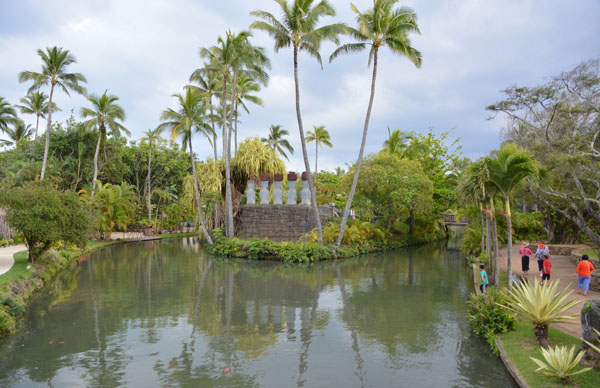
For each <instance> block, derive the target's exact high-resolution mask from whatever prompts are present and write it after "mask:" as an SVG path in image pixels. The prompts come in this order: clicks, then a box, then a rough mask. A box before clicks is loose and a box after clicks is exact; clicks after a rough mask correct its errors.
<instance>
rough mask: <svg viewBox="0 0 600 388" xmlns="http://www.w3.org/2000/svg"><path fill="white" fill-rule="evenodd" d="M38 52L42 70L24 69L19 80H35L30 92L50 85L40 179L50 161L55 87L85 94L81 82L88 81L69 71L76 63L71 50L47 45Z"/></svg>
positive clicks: (81, 75)
mask: <svg viewBox="0 0 600 388" xmlns="http://www.w3.org/2000/svg"><path fill="white" fill-rule="evenodd" d="M37 54H38V55H39V56H40V58H42V72H41V73H36V72H33V71H23V72H21V73H20V74H19V82H26V81H33V85H31V87H30V88H29V91H28V93H30V92H32V91H34V90H37V89H39V88H40V87H42V86H44V85H50V97H49V98H48V120H47V127H46V145H45V146H44V159H43V161H42V173H41V175H40V180H44V175H45V174H46V164H47V163H48V150H49V149H50V128H51V125H52V108H53V107H54V105H53V103H52V97H53V96H54V88H55V87H56V86H59V87H60V88H62V90H63V91H64V92H65V93H67V96H70V94H69V90H72V91H74V92H76V93H79V94H82V95H85V93H86V92H85V88H84V87H83V86H81V85H80V84H79V83H80V82H87V81H86V79H85V77H84V76H83V74H81V73H67V72H66V71H67V66H69V65H70V64H72V63H75V62H76V60H75V57H74V56H73V55H71V54H70V53H69V50H63V48H62V47H56V46H55V47H52V48H50V47H47V48H46V51H45V52H44V51H42V50H40V49H38V51H37Z"/></svg>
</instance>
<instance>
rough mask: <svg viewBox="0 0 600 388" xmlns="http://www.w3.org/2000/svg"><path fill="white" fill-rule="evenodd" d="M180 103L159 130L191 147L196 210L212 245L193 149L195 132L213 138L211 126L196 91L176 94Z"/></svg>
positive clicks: (205, 235)
mask: <svg viewBox="0 0 600 388" xmlns="http://www.w3.org/2000/svg"><path fill="white" fill-rule="evenodd" d="M173 97H175V98H177V101H178V102H179V110H177V111H175V110H173V109H170V108H169V109H167V110H165V111H163V113H162V115H161V117H160V119H161V120H162V121H163V123H161V124H160V125H159V126H158V128H160V130H161V131H163V130H165V129H169V130H170V131H171V142H173V141H174V140H175V138H177V137H181V140H182V141H181V142H182V145H183V149H184V150H185V148H186V147H189V151H190V160H191V162H192V176H193V178H194V194H195V196H196V208H197V210H198V218H199V219H200V225H201V226H202V232H203V233H204V237H205V238H206V241H207V242H208V243H209V244H210V245H212V243H213V242H212V239H211V237H210V234H208V231H207V230H206V225H205V223H204V217H203V216H202V208H201V203H200V193H199V192H198V176H197V175H196V161H195V160H194V151H193V149H192V136H193V134H194V132H200V133H202V134H204V135H205V136H206V137H207V138H210V137H211V136H212V134H213V133H212V130H211V128H210V126H208V125H206V124H205V123H204V116H205V111H204V107H203V105H202V101H203V98H202V95H201V94H200V93H199V92H198V91H197V90H195V89H192V88H187V89H186V91H185V95H183V96H182V95H181V94H179V93H177V94H174V95H173Z"/></svg>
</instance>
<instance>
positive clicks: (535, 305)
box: [500, 281, 582, 348]
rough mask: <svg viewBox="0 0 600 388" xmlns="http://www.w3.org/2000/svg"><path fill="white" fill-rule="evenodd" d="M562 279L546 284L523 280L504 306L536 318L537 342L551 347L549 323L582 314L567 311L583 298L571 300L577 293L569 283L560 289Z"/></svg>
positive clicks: (573, 319) (574, 317)
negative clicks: (530, 282) (571, 289)
mask: <svg viewBox="0 0 600 388" xmlns="http://www.w3.org/2000/svg"><path fill="white" fill-rule="evenodd" d="M558 284H559V281H556V282H554V283H549V284H546V285H545V286H542V285H540V284H539V283H536V282H534V283H533V285H531V284H529V283H527V282H522V283H521V284H518V285H516V286H515V287H514V288H513V289H512V290H511V291H510V294H509V295H508V304H506V305H504V304H500V306H502V307H504V308H506V309H508V310H510V311H513V312H515V313H517V314H520V315H523V316H525V317H526V318H529V319H531V320H532V321H533V324H534V328H533V334H534V335H535V338H536V340H537V342H538V343H539V344H540V345H541V346H543V347H545V348H547V347H548V346H549V344H548V325H549V324H550V323H577V321H576V320H575V319H576V318H577V317H578V316H579V315H578V314H565V312H566V311H567V310H568V309H570V308H571V307H573V306H576V305H577V304H579V303H581V302H582V301H581V300H572V301H568V300H567V298H568V297H569V295H571V294H572V293H573V291H569V287H568V286H567V288H565V289H564V290H562V291H557V287H558Z"/></svg>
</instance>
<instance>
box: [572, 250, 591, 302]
mask: <svg viewBox="0 0 600 388" xmlns="http://www.w3.org/2000/svg"><path fill="white" fill-rule="evenodd" d="M594 269H595V268H594V265H593V264H592V263H591V262H590V258H589V257H588V255H583V256H581V261H579V264H577V268H576V269H575V275H577V274H579V278H578V286H577V293H578V294H581V291H580V290H581V289H582V288H583V296H586V295H587V293H588V290H589V289H590V280H591V279H592V271H593V270H594Z"/></svg>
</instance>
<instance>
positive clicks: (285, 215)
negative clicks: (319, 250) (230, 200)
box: [238, 205, 334, 241]
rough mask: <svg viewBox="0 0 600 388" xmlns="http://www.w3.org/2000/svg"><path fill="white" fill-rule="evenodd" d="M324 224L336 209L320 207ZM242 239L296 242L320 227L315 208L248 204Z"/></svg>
mask: <svg viewBox="0 0 600 388" xmlns="http://www.w3.org/2000/svg"><path fill="white" fill-rule="evenodd" d="M319 210H320V212H321V224H322V225H325V224H326V223H327V222H328V219H330V218H331V217H333V215H334V208H333V207H331V206H319ZM241 218H242V223H241V225H240V230H239V232H238V235H239V237H241V238H244V239H250V238H253V237H258V238H268V239H269V240H272V241H296V240H298V238H300V237H301V236H303V235H304V234H306V233H308V232H310V231H311V230H312V229H314V228H315V227H316V223H315V219H314V216H313V209H312V207H311V206H306V205H244V207H243V208H242V215H241Z"/></svg>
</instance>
